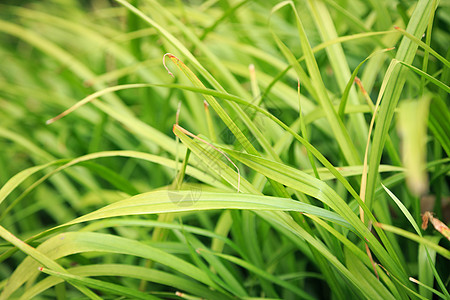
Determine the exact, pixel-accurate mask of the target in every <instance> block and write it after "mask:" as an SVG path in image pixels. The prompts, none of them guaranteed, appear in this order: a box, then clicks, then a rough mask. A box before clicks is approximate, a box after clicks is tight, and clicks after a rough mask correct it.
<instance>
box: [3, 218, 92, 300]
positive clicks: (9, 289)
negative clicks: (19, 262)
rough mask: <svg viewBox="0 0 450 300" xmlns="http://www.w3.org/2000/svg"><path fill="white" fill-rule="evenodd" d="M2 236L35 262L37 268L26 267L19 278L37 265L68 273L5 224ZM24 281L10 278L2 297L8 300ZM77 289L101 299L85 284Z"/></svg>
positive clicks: (90, 296) (30, 271)
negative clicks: (10, 230)
mask: <svg viewBox="0 0 450 300" xmlns="http://www.w3.org/2000/svg"><path fill="white" fill-rule="evenodd" d="M0 236H1V237H2V238H3V239H4V240H6V241H8V242H10V243H11V244H13V245H14V246H16V247H17V248H18V249H20V250H21V251H22V252H24V253H25V254H27V255H28V256H29V258H28V259H29V261H30V262H32V263H34V264H35V270H31V269H25V270H23V272H22V273H20V271H19V272H18V273H19V276H18V277H19V278H23V277H24V276H23V275H24V274H26V273H33V271H36V270H37V267H38V266H37V265H43V266H46V267H48V268H51V269H54V270H57V271H59V272H63V273H67V272H66V270H64V268H63V267H61V266H60V265H59V264H58V263H57V262H55V261H54V260H53V259H52V258H51V257H49V256H47V255H46V253H42V252H41V251H40V250H38V249H35V248H33V247H31V246H30V245H28V244H26V243H24V242H23V241H21V240H20V239H18V238H17V237H16V236H14V235H13V234H12V233H11V232H9V231H8V230H6V229H5V228H4V227H3V226H0ZM23 282H24V281H22V282H21V283H20V284H19V285H17V281H16V280H15V279H14V278H11V277H10V278H9V279H8V282H7V284H6V286H5V287H4V289H3V291H2V293H1V294H0V299H2V300H3V299H4V300H7V299H9V296H10V295H11V294H12V293H13V292H14V291H15V289H16V288H17V287H18V286H20V285H22V284H23ZM75 287H76V288H77V289H79V290H80V291H81V292H82V293H83V294H85V295H86V296H88V297H89V298H91V299H101V298H100V297H98V296H97V295H96V294H94V293H93V292H92V291H91V290H89V289H87V288H85V287H84V286H82V285H81V286H80V285H78V284H76V285H75Z"/></svg>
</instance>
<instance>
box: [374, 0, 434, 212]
mask: <svg viewBox="0 0 450 300" xmlns="http://www.w3.org/2000/svg"><path fill="white" fill-rule="evenodd" d="M432 4H433V3H432V1H430V0H420V1H419V2H418V3H417V6H416V8H415V10H414V13H413V15H412V16H411V19H410V22H409V24H408V27H407V30H406V31H407V32H409V33H411V34H413V35H414V36H421V35H422V34H423V32H424V30H425V28H426V26H427V20H428V16H429V15H430V14H431V13H434V12H433V11H432V9H433V5H432ZM416 50H417V44H415V43H413V42H411V40H409V39H407V38H406V37H404V38H403V39H402V42H401V44H400V47H399V49H398V52H397V55H396V59H397V60H399V61H404V62H405V63H408V64H410V63H411V62H412V60H413V58H414V55H415V52H416ZM405 76H406V73H405V72H403V70H401V68H400V66H398V65H397V67H394V69H393V71H392V74H389V81H388V82H387V85H386V90H385V92H384V95H383V100H382V101H381V104H380V111H379V114H378V119H377V122H376V125H375V130H374V134H373V140H372V145H375V146H374V147H372V150H371V152H370V154H369V172H368V176H367V187H366V203H367V206H368V207H369V208H371V207H372V205H373V201H374V192H375V188H376V186H377V179H378V176H379V175H378V166H379V164H380V159H381V154H382V152H383V148H384V143H385V141H386V138H387V135H388V131H389V127H390V124H391V121H392V118H393V115H394V111H395V108H396V107H397V102H398V100H399V97H400V93H401V91H402V89H403V86H404V83H405V80H406V78H405Z"/></svg>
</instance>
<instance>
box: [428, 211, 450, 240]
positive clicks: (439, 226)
mask: <svg viewBox="0 0 450 300" xmlns="http://www.w3.org/2000/svg"><path fill="white" fill-rule="evenodd" d="M428 221H430V222H431V224H433V227H434V229H436V230H437V231H439V232H440V233H441V234H442V235H443V236H445V237H446V238H447V239H448V240H449V241H450V229H449V228H448V227H447V225H445V224H444V223H443V222H441V221H440V220H439V219H437V218H435V217H433V213H431V212H429V211H426V212H425V213H424V214H423V215H422V229H423V230H425V229H427V227H428Z"/></svg>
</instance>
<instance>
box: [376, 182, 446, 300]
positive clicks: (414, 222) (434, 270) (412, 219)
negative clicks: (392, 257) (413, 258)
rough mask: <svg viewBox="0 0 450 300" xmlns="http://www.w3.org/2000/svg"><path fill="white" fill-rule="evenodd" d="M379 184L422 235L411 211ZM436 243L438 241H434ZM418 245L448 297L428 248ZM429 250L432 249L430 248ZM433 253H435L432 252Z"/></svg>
mask: <svg viewBox="0 0 450 300" xmlns="http://www.w3.org/2000/svg"><path fill="white" fill-rule="evenodd" d="M381 186H382V187H383V189H384V190H385V191H386V193H387V194H388V195H389V197H390V198H391V199H392V200H394V202H395V204H397V206H398V207H399V208H400V210H401V211H402V213H403V214H404V215H405V217H406V218H407V219H408V221H409V223H411V225H412V227H413V228H414V230H415V231H416V232H417V234H418V235H419V236H420V237H423V236H422V232H421V231H420V229H419V226H418V225H417V223H416V221H415V220H414V218H413V216H412V215H411V213H410V212H409V210H408V209H407V208H406V207H405V205H403V203H402V202H401V201H400V200H399V199H398V198H397V196H395V195H394V193H392V192H391V191H390V190H389V189H388V188H387V187H386V186H385V185H384V184H381ZM435 242H436V243H437V242H438V241H435ZM420 247H424V249H425V251H426V254H427V259H428V267H429V268H431V270H432V271H433V275H434V277H435V278H436V281H437V282H438V284H439V287H440V288H441V290H442V291H444V293H445V294H446V295H447V297H450V294H449V292H448V291H447V289H446V287H445V285H444V283H443V281H442V279H441V276H439V273H438V272H437V270H436V268H435V266H434V263H433V260H432V258H431V256H430V254H429V252H428V248H426V247H425V246H424V245H422V244H421V245H420ZM430 251H433V250H431V249H430ZM434 255H435V254H434Z"/></svg>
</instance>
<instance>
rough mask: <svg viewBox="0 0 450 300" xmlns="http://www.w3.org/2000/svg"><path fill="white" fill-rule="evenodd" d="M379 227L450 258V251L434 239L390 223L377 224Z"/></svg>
mask: <svg viewBox="0 0 450 300" xmlns="http://www.w3.org/2000/svg"><path fill="white" fill-rule="evenodd" d="M376 226H377V227H380V228H382V229H383V230H386V231H389V232H393V233H395V234H397V235H400V236H403V237H405V238H407V239H410V240H412V241H415V242H417V243H419V244H422V245H425V246H427V247H430V248H431V249H433V250H434V251H436V252H437V253H438V254H440V255H442V256H443V257H444V258H446V259H450V251H449V250H447V249H445V248H444V247H441V246H439V245H437V244H435V243H433V242H432V241H429V240H427V239H425V238H423V237H421V236H419V235H417V234H414V233H411V232H409V231H406V230H404V229H401V228H398V227H395V226H392V225H388V224H381V223H379V224H376Z"/></svg>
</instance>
